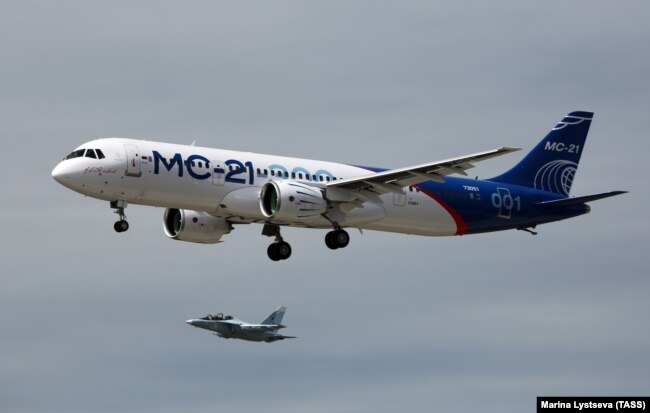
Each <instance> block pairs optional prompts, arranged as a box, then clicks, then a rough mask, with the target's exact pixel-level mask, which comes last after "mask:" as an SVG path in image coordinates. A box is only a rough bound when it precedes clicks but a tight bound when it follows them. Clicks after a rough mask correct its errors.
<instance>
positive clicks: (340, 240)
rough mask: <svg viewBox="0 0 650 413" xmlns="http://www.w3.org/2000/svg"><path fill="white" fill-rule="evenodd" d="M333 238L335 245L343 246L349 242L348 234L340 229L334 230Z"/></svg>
mask: <svg viewBox="0 0 650 413" xmlns="http://www.w3.org/2000/svg"><path fill="white" fill-rule="evenodd" d="M333 238H334V239H335V240H336V245H338V247H339V248H345V247H347V246H348V244H349V243H350V234H348V233H347V232H346V231H344V230H342V229H339V230H336V231H334V236H333Z"/></svg>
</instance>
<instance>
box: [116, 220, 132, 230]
mask: <svg viewBox="0 0 650 413" xmlns="http://www.w3.org/2000/svg"><path fill="white" fill-rule="evenodd" d="M113 228H114V229H115V231H117V232H124V231H126V230H128V229H129V223H128V222H126V221H125V220H123V219H122V220H120V221H117V222H115V225H113Z"/></svg>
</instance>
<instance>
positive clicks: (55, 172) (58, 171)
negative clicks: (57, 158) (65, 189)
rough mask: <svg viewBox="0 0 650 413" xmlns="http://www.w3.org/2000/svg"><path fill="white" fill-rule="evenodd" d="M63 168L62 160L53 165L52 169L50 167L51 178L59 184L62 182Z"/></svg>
mask: <svg viewBox="0 0 650 413" xmlns="http://www.w3.org/2000/svg"><path fill="white" fill-rule="evenodd" d="M64 169H65V166H64V165H63V163H62V162H61V163H59V164H58V165H57V166H55V167H54V169H52V178H54V180H55V181H57V182H58V183H60V184H62V183H63V179H64Z"/></svg>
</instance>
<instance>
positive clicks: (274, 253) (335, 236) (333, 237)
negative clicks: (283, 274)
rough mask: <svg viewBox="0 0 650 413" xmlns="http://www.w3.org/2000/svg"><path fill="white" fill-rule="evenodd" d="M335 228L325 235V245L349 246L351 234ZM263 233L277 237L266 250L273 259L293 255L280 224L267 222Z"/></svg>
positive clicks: (332, 246) (281, 258) (334, 246)
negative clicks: (283, 237)
mask: <svg viewBox="0 0 650 413" xmlns="http://www.w3.org/2000/svg"><path fill="white" fill-rule="evenodd" d="M335 228H336V229H335V230H333V231H330V232H328V233H327V235H325V245H327V246H328V247H329V248H330V249H333V250H335V249H338V248H345V247H347V246H348V244H349V243H350V234H348V233H347V231H345V230H343V229H341V227H335ZM262 235H266V236H267V237H275V242H274V243H272V244H271V245H269V247H268V248H267V250H266V253H267V254H268V256H269V258H270V259H271V260H273V261H281V260H286V259H287V258H289V257H290V256H291V245H289V243H288V242H285V241H284V240H283V239H282V235H280V227H279V226H278V225H274V224H265V225H264V229H262Z"/></svg>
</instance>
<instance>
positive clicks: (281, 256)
mask: <svg viewBox="0 0 650 413" xmlns="http://www.w3.org/2000/svg"><path fill="white" fill-rule="evenodd" d="M262 235H266V236H268V237H272V236H275V242H274V243H273V244H271V245H269V247H268V248H267V249H266V253H267V254H268V256H269V258H270V259H271V260H273V261H280V260H286V259H287V258H289V257H290V256H291V245H289V243H288V242H285V241H284V240H283V239H282V235H280V227H279V226H278V225H271V224H266V225H264V229H263V230H262Z"/></svg>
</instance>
